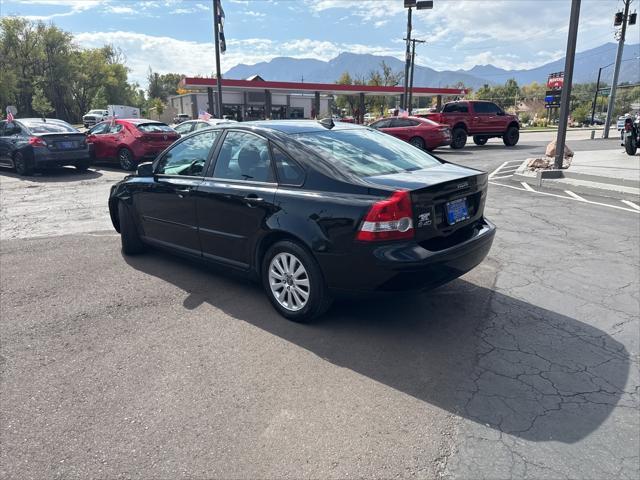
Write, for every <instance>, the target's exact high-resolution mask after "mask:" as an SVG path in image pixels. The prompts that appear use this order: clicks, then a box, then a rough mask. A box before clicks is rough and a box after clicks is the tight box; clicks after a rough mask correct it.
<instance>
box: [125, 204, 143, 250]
mask: <svg viewBox="0 0 640 480" xmlns="http://www.w3.org/2000/svg"><path fill="white" fill-rule="evenodd" d="M118 219H119V222H120V240H121V242H122V253H124V254H125V255H137V254H139V253H142V252H144V251H145V250H146V249H147V246H146V245H145V244H144V243H143V241H142V240H140V235H139V234H138V229H137V227H136V222H135V220H134V219H133V215H132V214H131V209H130V208H129V207H128V206H127V205H126V204H125V203H124V202H118Z"/></svg>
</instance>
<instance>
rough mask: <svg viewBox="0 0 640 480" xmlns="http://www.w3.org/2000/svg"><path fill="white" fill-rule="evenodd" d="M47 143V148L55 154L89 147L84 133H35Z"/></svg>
mask: <svg viewBox="0 0 640 480" xmlns="http://www.w3.org/2000/svg"><path fill="white" fill-rule="evenodd" d="M33 136H34V137H40V138H41V139H42V140H44V141H45V142H47V148H48V149H49V150H51V151H53V152H61V151H68V150H82V149H84V148H86V147H87V143H86V137H85V135H84V133H34V134H33Z"/></svg>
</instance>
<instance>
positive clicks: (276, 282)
mask: <svg viewBox="0 0 640 480" xmlns="http://www.w3.org/2000/svg"><path fill="white" fill-rule="evenodd" d="M269 286H270V287H271V293H272V294H273V296H274V298H275V299H276V301H277V302H278V303H279V304H280V305H281V306H282V307H283V308H286V309H287V310H289V311H292V312H296V311H298V310H301V309H302V308H304V306H305V305H306V304H307V302H308V300H309V294H310V293H311V285H310V283H309V274H308V273H307V270H306V269H305V268H304V265H303V264H302V262H301V261H300V260H299V259H298V258H297V257H296V256H295V255H293V254H291V253H288V252H281V253H278V254H277V255H276V256H274V257H273V258H272V259H271V263H270V264H269Z"/></svg>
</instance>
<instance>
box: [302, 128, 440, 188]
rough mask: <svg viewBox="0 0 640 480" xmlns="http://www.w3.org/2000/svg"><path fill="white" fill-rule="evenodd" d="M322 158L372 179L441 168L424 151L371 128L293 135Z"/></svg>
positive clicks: (355, 173)
mask: <svg viewBox="0 0 640 480" xmlns="http://www.w3.org/2000/svg"><path fill="white" fill-rule="evenodd" d="M294 136H295V138H296V140H298V141H299V142H300V143H302V144H304V145H306V146H307V147H310V148H311V149H312V150H314V151H315V152H316V153H317V154H319V155H320V156H321V157H323V158H326V159H327V160H329V161H331V162H332V163H338V165H339V166H341V167H342V168H344V169H346V170H348V171H349V172H350V173H352V174H354V175H357V176H359V177H372V176H375V175H386V174H390V173H400V172H406V171H411V170H420V169H423V168H430V167H433V166H436V165H440V162H439V161H438V160H436V159H435V158H433V157H432V156H431V155H429V154H428V153H426V152H425V151H423V150H420V149H418V148H416V147H414V146H412V145H409V144H408V143H407V142H404V141H402V140H399V139H397V138H395V137H392V136H391V135H387V134H386V133H382V132H378V131H376V130H373V129H357V130H355V129H354V130H338V131H333V132H332V131H326V132H319V133H300V134H296V135H294Z"/></svg>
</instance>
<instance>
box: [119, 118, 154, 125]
mask: <svg viewBox="0 0 640 480" xmlns="http://www.w3.org/2000/svg"><path fill="white" fill-rule="evenodd" d="M107 121H108V120H107ZM116 121H121V122H129V123H162V124H164V122H160V121H158V120H149V119H147V118H116Z"/></svg>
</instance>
